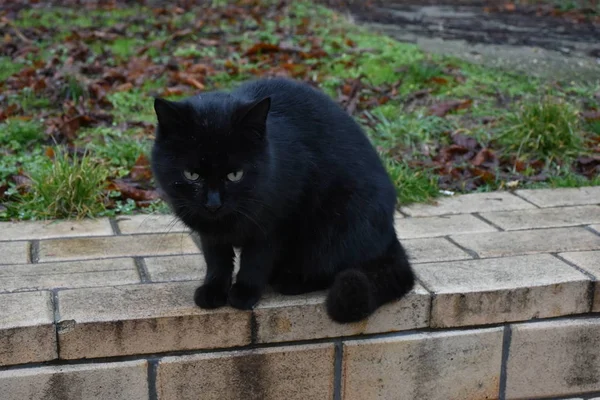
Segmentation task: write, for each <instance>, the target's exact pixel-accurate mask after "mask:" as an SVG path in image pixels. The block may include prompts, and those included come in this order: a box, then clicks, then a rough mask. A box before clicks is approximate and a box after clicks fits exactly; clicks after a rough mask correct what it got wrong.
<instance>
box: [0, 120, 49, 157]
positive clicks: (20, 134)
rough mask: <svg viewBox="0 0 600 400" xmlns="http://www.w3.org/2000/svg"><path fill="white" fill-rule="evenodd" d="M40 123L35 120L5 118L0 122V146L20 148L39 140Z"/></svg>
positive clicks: (40, 134)
mask: <svg viewBox="0 0 600 400" xmlns="http://www.w3.org/2000/svg"><path fill="white" fill-rule="evenodd" d="M42 137H43V135H42V124H41V123H40V122H39V121H35V120H19V119H7V120H6V121H4V122H3V123H1V124H0V146H6V147H8V148H10V149H12V150H21V149H24V148H26V147H27V146H28V145H30V144H31V143H34V142H36V141H38V140H40V139H41V138H42Z"/></svg>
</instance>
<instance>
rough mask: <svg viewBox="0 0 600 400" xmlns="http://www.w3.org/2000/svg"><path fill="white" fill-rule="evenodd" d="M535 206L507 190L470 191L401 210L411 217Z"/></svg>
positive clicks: (519, 208)
mask: <svg viewBox="0 0 600 400" xmlns="http://www.w3.org/2000/svg"><path fill="white" fill-rule="evenodd" d="M533 208H535V206H533V205H531V204H529V203H528V202H526V201H525V200H523V199H520V198H518V197H517V196H514V195H512V194H510V193H507V192H492V193H471V194H464V195H459V196H455V197H445V198H442V199H440V200H439V201H438V204H436V205H427V204H414V205H410V206H407V207H402V208H401V211H402V212H404V213H405V214H407V215H410V216H411V217H431V216H434V215H446V214H462V213H466V212H468V213H474V212H489V211H508V210H527V209H533Z"/></svg>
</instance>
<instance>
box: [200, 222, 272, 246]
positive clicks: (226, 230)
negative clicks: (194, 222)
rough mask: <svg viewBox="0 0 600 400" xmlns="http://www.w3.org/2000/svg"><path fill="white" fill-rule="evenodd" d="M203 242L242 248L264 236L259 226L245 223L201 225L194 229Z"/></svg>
mask: <svg viewBox="0 0 600 400" xmlns="http://www.w3.org/2000/svg"><path fill="white" fill-rule="evenodd" d="M195 230H196V231H197V232H198V233H199V234H200V235H201V236H202V237H203V238H204V239H205V240H208V241H210V242H211V243H215V244H228V245H231V246H233V247H240V248H241V247H244V246H245V245H247V244H248V243H250V242H253V241H256V239H257V238H259V237H260V236H263V235H264V231H262V230H261V229H260V227H259V226H256V225H254V224H253V223H251V222H247V221H236V222H235V223H220V224H219V223H213V224H203V225H202V226H198V227H197V229H195Z"/></svg>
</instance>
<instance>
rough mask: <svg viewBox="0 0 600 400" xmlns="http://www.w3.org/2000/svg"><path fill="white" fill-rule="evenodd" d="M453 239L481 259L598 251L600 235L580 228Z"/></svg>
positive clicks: (467, 236)
mask: <svg viewBox="0 0 600 400" xmlns="http://www.w3.org/2000/svg"><path fill="white" fill-rule="evenodd" d="M452 239H453V240H454V241H456V242H457V243H458V244H459V245H461V246H463V247H465V248H467V249H471V250H473V251H475V252H476V253H477V254H479V256H480V257H503V256H511V255H520V254H534V253H550V252H562V251H581V250H595V249H600V236H598V235H594V234H593V233H592V232H590V231H588V230H586V229H585V228H579V227H577V228H550V229H537V230H532V231H513V232H493V233H479V234H473V235H454V236H452Z"/></svg>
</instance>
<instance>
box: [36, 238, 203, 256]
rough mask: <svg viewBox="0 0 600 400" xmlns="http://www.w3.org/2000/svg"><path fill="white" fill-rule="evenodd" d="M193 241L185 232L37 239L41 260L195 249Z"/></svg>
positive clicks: (133, 254)
mask: <svg viewBox="0 0 600 400" xmlns="http://www.w3.org/2000/svg"><path fill="white" fill-rule="evenodd" d="M198 252H199V250H198V247H196V245H195V244H194V241H193V240H192V239H191V238H190V237H189V236H188V235H187V234H184V233H169V234H156V235H135V236H112V237H98V238H78V239H50V240H43V241H41V242H40V252H39V257H40V262H48V261H67V260H85V259H93V258H115V257H132V256H157V255H170V254H173V255H175V254H190V253H198Z"/></svg>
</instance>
